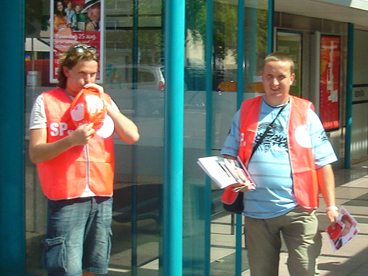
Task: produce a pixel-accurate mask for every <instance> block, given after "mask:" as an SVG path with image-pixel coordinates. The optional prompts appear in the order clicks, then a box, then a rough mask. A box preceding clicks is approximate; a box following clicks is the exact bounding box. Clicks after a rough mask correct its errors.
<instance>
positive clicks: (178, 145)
mask: <svg viewBox="0 0 368 276" xmlns="http://www.w3.org/2000/svg"><path fill="white" fill-rule="evenodd" d="M184 22H185V1H182V0H170V1H166V2H165V78H166V79H165V81H166V85H165V138H164V142H165V143H164V184H163V186H164V187H163V197H164V199H163V200H164V207H163V214H164V216H163V226H164V229H163V275H165V276H171V275H172V276H178V275H183V274H182V271H183V260H182V258H183V237H182V236H183V164H184V162H183V147H184V143H183V134H184V127H183V125H184V41H185V40H184V39H185V37H184Z"/></svg>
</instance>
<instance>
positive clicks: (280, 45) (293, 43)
mask: <svg viewBox="0 0 368 276" xmlns="http://www.w3.org/2000/svg"><path fill="white" fill-rule="evenodd" d="M276 45H277V46H276V50H277V51H278V52H283V53H287V54H288V55H289V56H290V57H291V58H292V59H293V61H294V72H295V80H294V82H293V85H292V86H291V88H290V94H291V95H294V96H298V97H301V90H302V89H301V76H302V72H301V70H300V68H301V49H302V36H301V34H300V33H296V32H286V31H277V35H276Z"/></svg>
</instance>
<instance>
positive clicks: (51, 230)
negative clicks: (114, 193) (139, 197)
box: [42, 197, 112, 276]
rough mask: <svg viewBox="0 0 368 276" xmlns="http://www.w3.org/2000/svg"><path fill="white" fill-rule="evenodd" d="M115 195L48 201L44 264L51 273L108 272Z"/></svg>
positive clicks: (64, 275)
mask: <svg viewBox="0 0 368 276" xmlns="http://www.w3.org/2000/svg"><path fill="white" fill-rule="evenodd" d="M111 216H112V198H111V197H88V198H77V199H67V200H57V201H54V200H49V201H48V225H47V233H46V237H45V239H44V246H43V256H42V257H43V258H42V259H43V265H44V268H45V269H46V270H47V271H48V275H49V276H80V275H82V271H89V272H93V273H97V274H106V273H107V268H108V261H109V258H110V251H111V234H112V232H111Z"/></svg>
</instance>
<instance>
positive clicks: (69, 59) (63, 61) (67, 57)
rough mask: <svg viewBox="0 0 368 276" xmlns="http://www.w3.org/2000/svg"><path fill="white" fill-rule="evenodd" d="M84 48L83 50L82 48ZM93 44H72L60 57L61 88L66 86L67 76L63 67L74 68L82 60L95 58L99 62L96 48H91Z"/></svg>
mask: <svg viewBox="0 0 368 276" xmlns="http://www.w3.org/2000/svg"><path fill="white" fill-rule="evenodd" d="M80 49H82V50H80ZM91 49H95V48H91V46H89V45H86V44H82V43H77V44H75V45H72V46H70V47H69V48H68V50H66V51H65V52H64V53H63V54H62V55H61V57H60V65H59V68H58V72H57V73H58V81H59V82H58V86H59V87H60V88H63V89H65V88H66V82H67V77H66V76H65V74H64V70H63V68H64V67H66V68H68V69H72V68H73V67H74V66H75V65H77V64H78V62H80V61H90V60H94V61H96V62H97V63H98V57H97V54H96V51H95V50H91Z"/></svg>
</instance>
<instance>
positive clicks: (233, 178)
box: [197, 156, 254, 189]
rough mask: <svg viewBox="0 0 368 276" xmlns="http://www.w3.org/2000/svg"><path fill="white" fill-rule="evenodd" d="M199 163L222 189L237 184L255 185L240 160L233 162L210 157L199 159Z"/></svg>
mask: <svg viewBox="0 0 368 276" xmlns="http://www.w3.org/2000/svg"><path fill="white" fill-rule="evenodd" d="M197 163H198V165H199V166H200V167H201V168H202V169H203V171H204V172H205V173H206V174H207V175H208V176H209V177H210V178H211V179H212V180H213V181H214V182H215V183H216V184H217V185H218V186H219V187H220V188H221V189H223V188H225V187H227V186H229V185H232V184H235V183H241V184H253V185H254V182H253V181H252V179H251V177H250V175H249V173H248V171H247V169H246V168H245V166H244V164H243V163H242V162H241V161H240V159H239V158H238V159H237V160H232V159H228V158H223V157H218V156H209V157H203V158H198V161H197Z"/></svg>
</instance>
